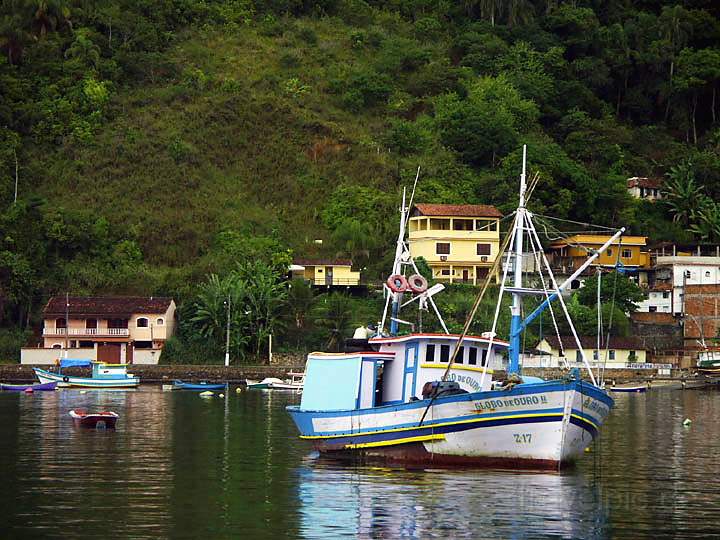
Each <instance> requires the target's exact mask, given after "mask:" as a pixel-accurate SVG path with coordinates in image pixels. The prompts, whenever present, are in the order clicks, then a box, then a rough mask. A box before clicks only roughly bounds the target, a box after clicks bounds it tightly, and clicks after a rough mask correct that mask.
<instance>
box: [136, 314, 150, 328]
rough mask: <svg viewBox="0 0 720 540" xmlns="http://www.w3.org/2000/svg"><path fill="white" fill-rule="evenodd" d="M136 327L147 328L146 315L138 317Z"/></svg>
mask: <svg viewBox="0 0 720 540" xmlns="http://www.w3.org/2000/svg"><path fill="white" fill-rule="evenodd" d="M137 327H138V328H147V327H148V320H147V318H146V317H138V320H137Z"/></svg>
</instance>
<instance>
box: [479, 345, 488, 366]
mask: <svg viewBox="0 0 720 540" xmlns="http://www.w3.org/2000/svg"><path fill="white" fill-rule="evenodd" d="M487 353H488V352H487V349H480V354H481V355H482V356H481V357H480V358H481V359H480V365H481V366H482V367H485V366H487Z"/></svg>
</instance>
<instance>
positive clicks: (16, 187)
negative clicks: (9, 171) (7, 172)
mask: <svg viewBox="0 0 720 540" xmlns="http://www.w3.org/2000/svg"><path fill="white" fill-rule="evenodd" d="M13 156H14V157H15V199H14V200H13V202H14V203H16V202H17V192H18V158H17V151H16V150H15V149H14V148H13Z"/></svg>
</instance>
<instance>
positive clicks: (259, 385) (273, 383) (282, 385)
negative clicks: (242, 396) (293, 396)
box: [247, 372, 305, 390]
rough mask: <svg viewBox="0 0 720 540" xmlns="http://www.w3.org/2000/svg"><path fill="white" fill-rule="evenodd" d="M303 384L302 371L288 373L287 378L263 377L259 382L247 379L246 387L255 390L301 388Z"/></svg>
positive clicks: (303, 375)
mask: <svg viewBox="0 0 720 540" xmlns="http://www.w3.org/2000/svg"><path fill="white" fill-rule="evenodd" d="M304 384H305V374H304V373H293V372H290V373H288V378H287V379H285V380H283V379H278V378H277V377H265V378H264V379H263V380H262V381H260V382H254V381H247V387H248V388H249V389H255V390H302V388H303V385H304Z"/></svg>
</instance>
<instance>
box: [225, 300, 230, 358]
mask: <svg viewBox="0 0 720 540" xmlns="http://www.w3.org/2000/svg"><path fill="white" fill-rule="evenodd" d="M225 305H226V306H227V328H226V331H225V367H228V366H229V365H230V295H229V294H228V297H227V301H226V302H225Z"/></svg>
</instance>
